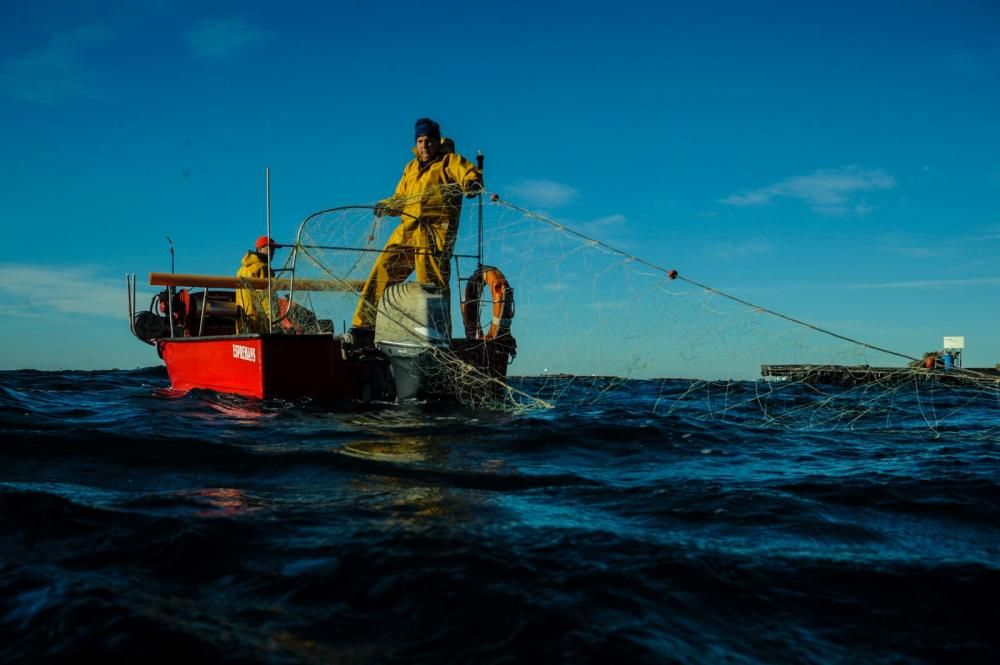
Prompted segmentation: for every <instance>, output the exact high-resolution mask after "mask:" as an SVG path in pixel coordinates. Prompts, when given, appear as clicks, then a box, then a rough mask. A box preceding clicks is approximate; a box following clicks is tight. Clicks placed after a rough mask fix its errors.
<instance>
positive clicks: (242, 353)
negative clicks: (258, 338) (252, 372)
mask: <svg viewBox="0 0 1000 665" xmlns="http://www.w3.org/2000/svg"><path fill="white" fill-rule="evenodd" d="M233 358H238V359H239V360H248V361H250V362H252V363H255V362H257V349H255V348H253V347H252V346H243V345H242V344H233Z"/></svg>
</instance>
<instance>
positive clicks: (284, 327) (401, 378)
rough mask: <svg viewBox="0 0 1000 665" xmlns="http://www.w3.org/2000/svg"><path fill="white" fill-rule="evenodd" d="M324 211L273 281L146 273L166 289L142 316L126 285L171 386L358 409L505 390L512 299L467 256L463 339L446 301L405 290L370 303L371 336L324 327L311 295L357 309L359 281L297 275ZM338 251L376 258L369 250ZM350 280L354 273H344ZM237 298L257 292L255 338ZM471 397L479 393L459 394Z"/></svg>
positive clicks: (134, 316)
mask: <svg viewBox="0 0 1000 665" xmlns="http://www.w3.org/2000/svg"><path fill="white" fill-rule="evenodd" d="M356 209H368V210H370V208H367V207H365V206H346V207H344V208H339V209H332V210H333V211H339V210H356ZM329 213H331V211H321V212H320V213H315V214H314V215H310V216H309V217H307V218H306V220H305V221H304V222H302V225H301V226H300V228H299V233H298V234H297V236H296V241H295V242H294V243H289V244H286V245H279V247H289V248H291V249H292V258H291V259H290V261H289V262H288V263H287V264H286V267H285V268H283V269H280V270H278V271H276V273H277V274H280V277H269V278H267V279H245V278H237V277H226V276H213V275H198V274H177V273H173V272H170V273H150V276H149V284H150V285H151V286H159V287H163V290H162V291H160V292H159V293H157V294H156V295H155V296H154V297H153V299H152V301H151V303H150V307H149V309H148V310H146V311H137V309H136V283H135V276H134V275H132V276H130V277H129V278H128V280H127V281H128V284H127V287H128V290H129V306H130V312H129V319H130V322H131V331H132V333H133V334H134V335H135V336H136V337H137V338H139V339H140V340H142V341H144V342H146V343H148V344H150V345H152V346H154V347H155V348H156V350H157V352H158V354H159V356H160V357H161V358H162V359H163V362H164V363H165V364H166V367H167V373H168V375H169V377H170V384H171V387H172V388H174V389H176V390H180V391H189V390H192V389H204V390H212V391H216V392H220V393H232V394H238V395H244V396H247V397H255V398H260V399H267V398H285V399H289V398H300V397H309V398H315V399H321V400H359V401H365V402H368V401H383V400H385V401H391V400H402V399H410V398H439V397H445V398H448V397H459V398H460V399H461V398H463V397H472V398H473V399H475V400H480V399H488V396H489V393H496V392H498V391H501V390H503V389H504V387H505V386H504V383H503V379H504V377H505V376H506V373H507V366H508V364H509V362H510V360H511V359H512V358H513V356H514V355H515V351H516V342H515V340H514V338H513V337H512V336H511V333H510V322H511V319H512V317H513V290H512V289H511V288H510V287H509V285H508V284H507V283H506V280H505V279H504V278H503V275H502V274H501V273H500V271H499V270H497V269H496V268H492V267H489V266H484V265H482V264H481V262H480V261H479V260H478V259H479V257H476V256H474V255H473V256H465V257H464V258H476V259H477V266H476V269H475V270H474V272H473V273H472V275H471V276H470V277H469V278H467V279H462V278H460V279H459V282H460V283H465V289H464V299H463V301H462V303H461V312H462V318H463V324H464V325H463V328H464V332H465V333H466V335H465V337H453V336H452V330H451V314H450V303H448V302H447V299H446V298H445V293H443V292H442V290H441V289H440V288H439V287H436V286H433V285H430V284H420V283H417V282H413V281H410V282H404V283H402V284H397V285H395V286H391V287H389V288H388V289H386V292H385V294H384V295H383V297H382V299H381V301H380V302H379V305H378V315H377V317H376V325H375V329H374V339H366V340H363V339H357V335H356V334H352V333H351V332H349V331H344V332H342V333H340V334H337V333H336V332H335V330H334V326H333V323H332V321H333V319H331V318H321V316H322V315H323V314H322V313H321V312H320V311H319V310H318V307H316V302H315V301H314V298H313V296H314V295H317V294H323V295H329V294H337V295H340V296H341V300H343V299H344V298H345V297H346V298H347V299H354V300H355V301H356V294H357V292H358V291H359V290H360V287H361V285H362V282H360V281H359V280H357V279H351V278H350V274H348V275H347V276H346V277H345V276H340V275H337V274H336V273H332V272H330V271H325V272H324V274H326V275H327V276H328V278H326V279H315V278H309V277H300V276H299V274H298V273H300V272H303V271H302V270H301V267H302V265H303V262H302V261H300V260H299V253H302V252H304V253H307V254H309V255H310V256H312V255H315V254H316V253H317V250H316V249H315V248H316V245H310V244H309V242H308V238H305V237H304V235H305V234H304V233H303V231H304V229H305V228H307V227H308V225H309V223H310V222H311V220H314V219H316V218H317V216H320V215H325V214H329ZM369 215H370V213H369ZM368 244H369V245H370V244H371V243H370V242H369V243H368ZM336 249H337V250H338V251H341V252H347V253H349V252H352V251H354V252H358V253H365V252H371V251H372V249H371V247H370V246H367V245H366V246H359V247H349V246H343V247H340V246H338V247H337V248H336ZM171 251H172V250H171ZM459 257H463V255H456V263H457V259H458V258H459ZM358 263H359V262H358V261H354V264H353V265H355V266H356V265H357V264H358ZM363 268H364V267H363ZM365 269H366V268H365ZM357 273H358V269H357V268H354V273H351V274H357ZM240 289H250V290H254V292H255V293H256V294H258V295H260V296H261V298H262V301H263V302H264V303H265V304H264V306H263V308H262V309H263V310H264V312H266V315H265V317H264V318H265V319H266V326H265V328H264V330H263V331H255V332H240V331H243V330H247V328H248V326H247V325H246V316H245V312H243V311H242V308H241V307H240V306H238V305H237V301H238V300H237V296H236V294H237V291H238V290H240ZM279 294H283V295H279ZM268 303H269V304H268ZM307 304H308V305H309V306H307ZM484 305H485V307H484ZM481 312H483V314H484V315H486V316H487V320H488V321H490V323H488V324H487V325H485V326H484V325H481V324H480V313H481ZM258 328H259V326H258ZM469 377H472V378H473V380H472V381H470V378H469ZM469 390H472V391H481V392H482V393H483V394H482V395H472V396H470V395H467V394H466V395H464V396H463V395H462V393H463V392H465V393H468V391H469Z"/></svg>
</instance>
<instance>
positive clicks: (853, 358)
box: [278, 194, 1000, 437]
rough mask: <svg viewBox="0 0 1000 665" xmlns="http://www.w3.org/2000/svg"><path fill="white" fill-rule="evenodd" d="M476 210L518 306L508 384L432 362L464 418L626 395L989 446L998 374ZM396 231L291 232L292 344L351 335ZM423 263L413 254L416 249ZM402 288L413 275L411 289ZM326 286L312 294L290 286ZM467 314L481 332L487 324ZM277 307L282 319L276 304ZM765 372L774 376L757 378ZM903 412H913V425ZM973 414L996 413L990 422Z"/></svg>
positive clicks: (654, 409) (313, 219) (349, 220)
mask: <svg viewBox="0 0 1000 665" xmlns="http://www.w3.org/2000/svg"><path fill="white" fill-rule="evenodd" d="M486 197H487V198H486V200H487V202H486V203H485V204H484V205H483V207H482V213H481V214H482V215H483V228H484V229H485V231H484V240H483V256H482V260H483V263H485V264H488V265H492V266H496V267H497V268H499V269H500V270H501V271H502V272H503V274H504V275H505V276H506V278H507V281H508V282H509V284H510V286H511V287H512V288H513V291H514V294H515V300H516V316H515V317H514V319H513V322H512V326H511V330H512V333H513V335H514V337H515V338H516V340H517V346H516V357H515V358H513V360H512V364H511V366H510V368H509V370H508V371H507V377H506V378H505V377H502V376H495V375H491V373H490V372H488V371H483V370H482V369H480V368H479V367H477V366H476V365H475V364H474V363H469V362H467V361H466V360H463V359H461V358H459V357H456V356H455V355H454V354H450V353H447V352H435V353H436V354H437V356H438V357H437V362H436V363H432V364H431V365H429V366H428V370H427V371H428V377H427V378H428V380H429V381H430V382H432V383H433V385H435V386H437V387H439V388H441V389H443V390H445V391H446V392H449V393H450V394H452V395H454V396H455V397H456V398H458V399H459V400H460V401H461V402H462V403H464V404H466V405H469V406H471V407H488V408H493V409H501V410H508V411H520V410H524V409H537V408H546V407H549V406H552V405H556V406H559V405H562V404H573V405H578V406H585V405H587V404H597V403H601V404H606V403H607V402H608V401H609V400H610V401H612V402H613V401H614V400H616V399H619V398H620V396H621V395H622V394H623V392H622V391H626V392H627V393H628V394H630V395H635V394H638V393H641V394H642V395H644V396H648V399H647V400H645V401H642V400H640V402H641V403H643V404H645V405H646V407H647V408H648V413H649V414H650V415H669V414H672V413H676V412H678V411H681V410H683V411H684V412H685V413H688V414H690V413H693V412H697V414H698V415H699V416H701V417H704V418H708V419H718V418H722V419H734V420H737V419H738V420H740V421H745V422H747V423H748V424H753V425H759V426H765V427H780V428H794V429H802V430H819V431H828V430H837V429H843V428H864V427H877V428H890V429H892V428H904V429H905V428H911V427H927V428H931V429H941V428H948V427H952V426H954V427H964V426H967V425H969V422H967V421H968V420H969V419H970V418H971V419H973V420H977V419H978V420H977V422H975V423H972V425H974V426H975V427H976V428H978V431H980V432H981V433H982V435H983V436H987V437H996V436H997V435H998V433H1000V425H998V424H997V419H996V416H995V414H997V413H1000V411H998V409H1000V375H994V374H992V373H981V372H974V371H969V370H964V369H961V368H955V369H951V370H943V369H941V368H940V367H938V366H936V365H933V364H932V365H931V366H930V367H925V366H924V363H923V362H922V361H923V359H922V358H919V357H916V356H911V355H908V354H905V353H899V352H897V351H893V350H891V349H887V348H883V347H881V346H878V345H876V344H872V343H868V342H866V341H864V340H860V339H854V338H852V337H849V336H845V335H841V334H839V333H837V332H835V331H832V330H825V329H823V328H821V327H819V326H816V325H813V324H811V323H809V322H807V321H803V320H799V319H796V318H794V317H791V316H788V315H785V314H782V313H781V312H779V311H776V310H774V309H768V308H765V307H761V306H758V305H755V304H754V303H752V302H750V301H748V300H745V299H743V298H740V297H736V296H734V295H732V294H730V293H727V292H725V291H723V290H719V289H716V288H713V287H711V286H709V285H707V284H705V283H702V282H700V281H697V280H695V279H692V278H690V277H689V276H688V275H686V274H685V273H684V272H683V270H681V272H680V274H677V273H674V272H673V271H672V270H671V269H670V268H668V267H662V266H659V265H656V264H654V263H652V262H649V261H647V260H645V259H643V258H642V257H640V256H638V252H632V253H630V252H627V251H623V250H621V249H618V248H616V247H614V246H612V245H611V244H607V243H605V242H602V241H600V240H598V239H596V238H595V237H590V236H588V235H587V234H584V233H581V232H580V231H577V230H575V229H572V228H570V227H568V226H566V225H563V224H561V223H559V222H557V221H556V220H553V219H551V218H549V217H546V216H544V215H541V214H538V213H536V212H533V211H530V210H526V209H524V208H521V207H519V206H517V205H514V204H511V203H507V202H505V201H502V200H499V199H497V198H495V197H494V200H493V201H492V202H489V198H488V197H489V195H488V194H487V195H486ZM477 203H478V202H477V201H476V200H471V201H467V202H466V203H465V207H464V210H463V212H462V221H461V224H460V231H459V233H458V236H457V240H456V243H455V246H454V258H453V260H452V264H451V265H452V270H451V318H452V321H451V329H452V335H453V336H454V337H456V338H461V337H465V331H464V329H463V324H462V312H461V309H460V302H461V300H462V297H463V294H464V293H465V290H466V288H467V286H468V278H469V277H470V275H471V274H472V273H473V271H474V270H475V269H476V267H477V265H478V263H479V252H480V249H479V241H480V239H479V234H478V233H477V227H478V225H479V215H480V208H479V206H478V205H477ZM398 223H399V219H398V218H393V217H381V218H380V217H377V216H375V214H374V207H373V206H346V207H341V208H334V209H331V210H327V211H323V212H320V213H316V214H314V215H312V216H310V217H309V218H307V219H306V220H305V221H304V222H303V223H302V225H301V227H300V230H299V233H298V236H297V237H296V239H295V244H294V248H293V251H292V252H291V254H290V256H289V259H288V261H287V263H286V265H285V268H284V270H283V271H279V273H278V277H279V278H282V277H283V278H290V279H292V285H291V286H292V288H291V289H290V290H286V291H284V292H282V293H281V295H283V296H288V295H289V293H290V295H291V298H290V299H291V300H292V301H293V302H294V303H295V304H294V305H293V306H292V307H291V308H289V309H288V310H287V312H285V311H284V310H281V312H282V313H283V314H284V317H283V320H284V321H287V323H286V324H285V325H286V326H288V327H290V328H297V329H299V330H301V331H303V332H316V331H319V330H322V329H325V330H329V329H331V328H332V329H333V330H334V331H335V332H338V333H340V332H343V331H344V330H346V328H347V327H348V326H349V325H350V320H351V316H352V314H353V312H354V309H355V307H356V305H357V302H358V294H359V292H360V290H361V287H362V285H363V283H364V280H365V279H366V278H367V277H368V273H369V271H370V270H371V266H372V264H373V263H374V260H375V258H376V257H377V256H378V253H379V252H380V251H382V249H383V247H384V246H385V243H386V240H387V239H388V237H389V235H390V234H391V233H392V231H393V230H394V229H395V227H396V225H397V224H398ZM418 251H419V250H418ZM411 279H412V277H411ZM308 280H324V281H326V282H329V284H330V287H329V288H325V289H322V290H315V289H313V290H305V289H297V288H295V284H296V282H298V283H300V284H301V283H304V281H308ZM483 297H484V302H482V303H481V305H482V306H481V307H479V308H478V309H479V310H480V312H481V320H480V321H477V322H475V325H477V326H479V327H480V328H482V329H483V330H485V329H487V328H488V327H489V322H490V319H491V317H492V316H493V315H494V312H493V306H492V302H491V301H489V300H488V298H489V296H488V295H484V296H483ZM279 308H280V305H279ZM762 368H770V369H767V370H766V371H767V372H768V373H769V374H770V375H771V376H769V377H767V378H766V379H765V378H764V377H762ZM914 414H919V415H918V416H917V417H916V418H914ZM970 414H994V415H993V421H992V422H990V421H989V417H983V416H982V415H978V416H977V415H970Z"/></svg>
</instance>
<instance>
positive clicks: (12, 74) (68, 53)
mask: <svg viewBox="0 0 1000 665" xmlns="http://www.w3.org/2000/svg"><path fill="white" fill-rule="evenodd" d="M109 36H110V32H109V31H108V30H107V29H106V28H104V27H103V26H99V25H89V26H81V27H79V28H76V29H74V30H70V31H67V32H63V33H59V34H55V35H53V36H52V38H51V39H49V41H48V42H47V43H46V44H45V45H43V46H41V47H40V48H37V49H34V50H31V51H27V52H25V53H22V54H21V55H16V56H13V57H10V58H7V59H6V60H4V61H3V62H0V92H2V93H4V94H6V95H8V96H10V97H16V98H18V99H24V100H27V101H29V102H36V103H39V104H58V103H60V102H62V101H65V100H67V99H75V98H80V97H98V96H99V94H98V90H97V86H96V83H95V82H94V80H93V77H92V75H91V74H90V73H89V72H88V71H87V70H86V68H85V66H84V64H83V60H84V53H85V51H86V49H87V48H89V47H92V46H94V45H97V44H101V43H103V42H105V41H107V39H108V37H109Z"/></svg>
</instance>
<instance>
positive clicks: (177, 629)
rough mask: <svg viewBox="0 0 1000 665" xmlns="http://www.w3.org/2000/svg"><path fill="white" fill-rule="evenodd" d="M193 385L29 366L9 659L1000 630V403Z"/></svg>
mask: <svg viewBox="0 0 1000 665" xmlns="http://www.w3.org/2000/svg"><path fill="white" fill-rule="evenodd" d="M532 381H533V380H532V379H523V380H521V381H520V386H521V387H522V388H525V389H526V390H530V389H531V388H532V386H533V384H532ZM166 385H167V378H166V375H165V372H164V371H163V369H162V368H154V369H145V370H136V371H105V372H62V373H57V372H34V371H16V372H0V423H2V424H0V436H2V444H0V661H4V662H18V661H20V662H46V661H52V660H64V659H83V658H89V657H93V658H99V659H108V658H110V659H115V660H120V659H128V660H132V661H134V662H147V661H157V660H167V659H173V658H175V657H177V656H188V657H193V658H199V659H206V660H211V661H240V662H273V663H285V662H287V663H311V662H324V663H325V662H384V661H399V662H408V663H412V662H433V663H439V662H476V663H479V662H552V661H572V662H600V663H603V662H619V661H622V662H636V661H638V662H688V663H701V662H733V663H743V662H768V663H772V662H814V663H826V662H963V663H965V662H997V661H998V658H1000V630H998V627H1000V623H998V619H997V616H998V613H997V610H996V607H997V605H998V603H1000V480H998V475H1000V474H998V461H1000V441H998V440H997V438H996V436H995V434H994V433H995V432H996V431H997V429H998V419H1000V408H998V407H997V406H996V405H993V406H992V407H991V405H990V404H989V403H988V402H986V403H979V404H980V405H979V406H978V407H971V406H970V407H969V409H970V411H969V412H968V413H967V414H965V417H964V418H963V419H962V420H961V423H962V424H961V426H954V427H934V428H932V427H897V426H889V425H887V426H885V427H878V426H866V427H857V428H850V427H848V428H837V429H830V430H829V431H827V430H825V429H824V428H822V427H815V428H812V429H806V430H803V429H801V428H790V427H784V426H781V425H780V423H775V424H773V426H768V425H767V423H766V422H765V423H762V422H761V421H760V419H759V418H755V419H753V420H751V419H750V418H749V416H748V417H747V419H746V420H743V419H742V417H741V414H740V413H739V412H736V411H734V412H729V413H727V414H726V417H724V418H718V419H706V418H704V417H701V416H699V417H695V416H694V415H693V414H694V413H696V412H697V413H701V412H698V411H696V410H693V411H691V413H690V414H689V413H688V412H687V411H685V410H684V409H673V408H672V409H668V410H663V409H656V408H652V409H651V408H650V404H651V403H653V404H654V405H655V403H656V402H658V401H660V400H662V399H663V394H664V385H663V384H662V383H655V384H654V383H653V382H649V383H645V382H641V381H636V382H630V383H629V384H628V386H627V389H619V390H617V391H612V392H611V393H608V394H605V395H604V396H603V399H601V400H600V401H598V402H587V401H585V400H566V402H567V404H570V405H560V404H557V405H556V407H555V408H553V409H550V410H545V411H537V412H531V413H522V414H504V413H494V412H490V411H481V410H469V409H462V408H459V407H448V406H443V405H427V404H423V405H421V404H411V405H405V406H391V405H369V406H362V405H356V404H339V405H338V404H332V405H331V404H316V403H313V402H309V401H302V402H278V401H265V402H260V401H255V400H249V399H242V398H238V397H232V396H224V395H217V394H213V393H207V392H198V391H196V392H192V393H189V394H187V395H176V394H172V393H170V392H169V391H164V390H163V388H164V387H165V386H166ZM751 387H752V385H750V386H748V387H747V389H748V390H749V389H751ZM673 388H675V389H676V391H678V392H679V393H682V392H684V391H685V390H686V386H685V384H684V382H680V381H678V382H676V386H673ZM667 389H668V391H669V389H671V386H667ZM790 390H793V391H795V390H800V391H802V393H803V395H806V394H808V393H809V391H810V389H809V387H808V386H799V387H791V388H790ZM895 408H896V409H897V410H898V409H900V408H902V409H904V410H905V409H906V408H912V409H914V410H917V409H919V408H921V407H920V404H919V400H914V401H913V402H912V403H911V404H910V406H907V402H906V400H905V399H899V400H897V401H896V402H895ZM976 409H978V410H976Z"/></svg>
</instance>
